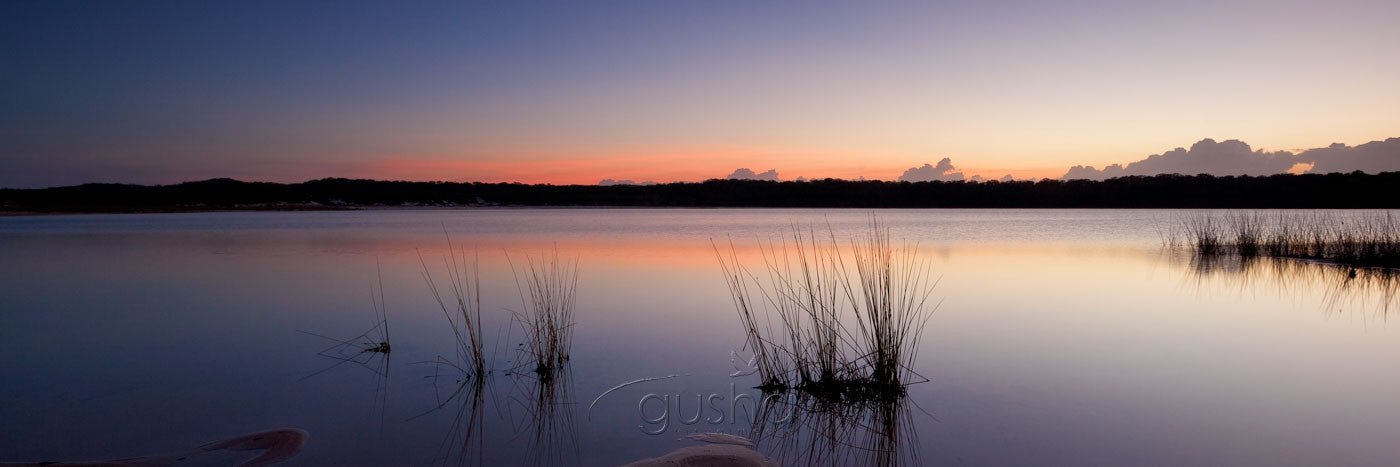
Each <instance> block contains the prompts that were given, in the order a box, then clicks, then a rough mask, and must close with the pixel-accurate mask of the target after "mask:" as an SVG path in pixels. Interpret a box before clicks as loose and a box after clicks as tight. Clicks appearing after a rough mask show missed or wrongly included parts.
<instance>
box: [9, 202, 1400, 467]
mask: <svg viewBox="0 0 1400 467" xmlns="http://www.w3.org/2000/svg"><path fill="white" fill-rule="evenodd" d="M876 214H877V215H878V216H879V217H880V218H881V219H882V220H883V221H884V222H886V223H887V224H888V225H889V227H890V228H891V230H892V233H893V236H894V237H896V238H899V239H907V240H909V241H911V242H918V245H919V248H920V252H921V254H922V255H923V256H924V257H925V258H927V259H928V260H929V261H930V262H931V263H932V267H933V270H934V271H935V273H936V274H937V275H939V276H941V282H940V283H939V284H938V286H937V289H936V290H935V292H934V297H935V298H936V300H939V301H941V303H940V305H939V307H938V309H937V311H936V312H935V313H934V315H933V317H932V319H931V320H930V322H929V324H928V327H927V329H926V330H925V334H924V345H923V347H922V349H921V352H920V355H918V357H917V361H916V370H917V371H919V372H920V373H921V374H923V375H925V376H927V377H929V378H930V379H931V381H930V382H927V383H924V384H918V385H915V386H912V387H911V389H910V393H909V397H908V401H907V403H906V406H905V407H903V408H902V415H901V416H900V420H901V422H900V425H901V426H902V427H903V428H902V430H901V431H900V435H899V436H898V444H900V445H901V449H902V450H905V451H908V452H911V453H912V455H914V456H917V457H906V458H905V459H906V460H909V461H911V462H918V463H923V464H953V465H959V464H966V465H1395V464H1396V463H1397V462H1400V443H1396V442H1395V439H1396V435H1395V432H1394V426H1395V424H1396V423H1397V422H1400V397H1396V394H1397V390H1400V365H1397V364H1396V361H1397V358H1400V325H1396V324H1392V323H1389V322H1388V319H1387V318H1388V316H1387V315H1388V313H1390V312H1391V308H1394V306H1392V304H1393V303H1395V302H1396V301H1397V300H1396V299H1395V298H1394V291H1395V287H1394V286H1393V285H1392V283H1389V282H1388V281H1387V280H1382V279H1375V278H1370V276H1365V275H1363V277H1362V278H1361V279H1360V280H1348V279H1349V278H1348V277H1347V275H1346V274H1345V273H1342V274H1336V273H1331V272H1328V270H1326V269H1324V268H1322V267H1321V266H1317V265H1310V264H1301V263H1300V264H1295V265H1292V266H1269V265H1240V264H1238V263H1234V264H1200V263H1198V262H1193V261H1191V260H1190V259H1189V258H1182V257H1179V256H1176V255H1171V254H1166V253H1164V252H1162V251H1161V249H1160V242H1159V238H1158V233H1157V232H1158V230H1157V228H1156V227H1155V226H1156V225H1158V224H1161V223H1164V222H1167V221H1169V220H1170V219H1172V218H1173V216H1176V215H1178V214H1181V213H1178V212H1172V211H1133V210H1126V211H1124V210H1038V211H1022V210H907V211H906V210H890V211H877V212H876ZM869 215H870V212H868V211H841V210H767V209H755V210H682V209H675V210H584V209H531V210H507V209H502V210H460V211H448V210H424V211H394V210H387V211H360V212H326V213H203V214H158V215H116V216H106V215H87V216H44V217H11V218H0V375H3V378H2V379H0V401H3V405H0V460H92V459H112V458H122V457H131V456H146V455H154V454H165V453H172V452H180V451H184V450H188V449H190V448H193V447H196V446H200V445H202V444H204V443H208V442H210V441H215V440H221V439H226V438H229V437H232V436H236V435H239V434H243V433H249V432H257V431H263V430H270V429H274V428H284V427H287V428H299V429H303V430H305V431H306V432H308V433H309V434H310V439H309V441H308V442H307V444H306V445H305V448H304V449H303V450H302V451H301V453H300V454H299V455H297V456H296V457H295V458H293V459H292V460H291V461H290V463H292V464H312V465H314V464H342V465H382V464H410V465H411V464H432V463H462V462H464V463H487V464H496V463H504V464H508V465H509V464H520V463H568V464H573V463H580V464H584V465H616V464H622V463H627V462H631V461H635V460H640V459H643V458H647V457H655V456H660V455H663V454H665V453H667V452H670V451H672V450H675V449H678V448H682V447H686V446H692V445H696V444H697V443H696V442H694V441H691V440H686V439H683V438H684V437H685V436H686V435H687V434H689V433H693V432H724V433H730V434H736V435H740V436H752V434H753V433H752V432H751V431H749V430H750V429H751V424H750V421H751V420H750V418H749V417H748V412H747V409H746V408H745V407H744V406H742V405H740V406H739V407H736V408H735V411H736V412H738V411H741V410H742V411H744V414H742V415H739V414H734V415H736V416H737V417H738V420H737V421H736V420H734V418H735V417H734V416H730V417H729V418H727V419H725V420H724V421H722V422H718V423H711V422H710V420H711V419H713V415H715V414H716V413H721V414H726V415H729V414H728V411H729V404H728V403H727V402H728V401H730V399H731V398H732V397H733V396H734V395H736V394H738V393H748V394H753V395H754V396H757V395H758V394H757V392H756V391H754V390H752V389H749V388H751V387H752V386H754V385H755V384H757V382H758V381H757V376H754V375H748V376H738V377H731V376H730V375H731V374H732V373H736V362H734V361H733V358H732V353H733V352H735V351H740V350H741V347H742V345H743V341H744V334H743V331H742V329H741V328H740V326H739V322H738V321H737V319H736V318H735V312H734V309H733V305H732V303H731V299H730V296H729V294H728V292H727V289H726V287H725V284H724V282H723V280H722V277H721V275H720V272H719V268H718V263H717V262H716V259H715V254H714V251H713V250H712V247H711V243H710V242H711V240H715V241H717V242H720V243H723V244H726V245H727V244H728V242H729V241H730V240H732V241H733V242H734V243H735V245H736V246H737V247H738V248H739V249H740V252H741V254H744V255H749V254H751V253H753V248H752V247H753V246H754V244H755V242H756V239H769V238H774V237H775V236H781V235H783V234H785V233H787V232H790V226H791V225H793V224H798V225H817V226H819V228H821V229H823V230H824V229H826V228H827V225H828V224H829V225H830V226H831V229H832V230H833V231H834V232H835V233H836V235H837V236H838V237H839V238H845V237H848V236H850V235H852V234H855V233H859V232H861V231H863V230H864V229H865V227H866V223H867V222H868V218H869ZM1343 215H1346V214H1345V213H1344V214H1343ZM444 231H445V232H446V233H448V234H450V235H451V238H452V241H453V242H454V244H455V245H457V246H465V247H467V248H475V249H476V251H478V252H479V255H480V261H481V274H482V276H483V277H482V287H483V292H484V297H483V309H484V314H485V315H486V319H487V321H488V323H487V329H488V332H487V334H488V336H487V340H488V343H489V345H490V347H491V348H490V359H491V361H492V364H493V366H494V367H496V368H498V371H497V372H496V373H494V374H493V375H492V376H491V377H490V378H489V380H488V381H487V382H486V383H485V384H484V386H483V389H482V390H481V391H480V392H477V393H475V395H478V396H479V397H471V393H472V391H466V392H465V393H464V392H458V389H459V388H460V387H461V386H460V385H459V384H457V379H460V378H455V376H457V375H456V374H454V373H452V372H451V371H448V370H446V369H444V368H442V367H440V366H435V365H432V364H425V363H422V362H430V361H433V360H435V359H436V358H438V357H439V356H445V357H449V358H450V357H451V356H452V355H453V352H454V350H453V340H452V334H451V331H450V330H449V328H448V327H447V326H446V325H445V322H446V321H445V318H444V317H443V316H442V312H441V311H440V310H439V309H438V308H437V306H436V304H435V303H434V302H433V301H432V296H431V295H430V294H429V293H428V291H427V287H426V285H425V284H424V279H423V266H422V264H420V257H421V258H423V259H424V260H425V261H426V262H427V264H428V267H429V270H430V271H431V272H433V273H435V274H441V273H442V269H441V261H442V258H443V257H444V255H445V254H446V251H447V250H446V241H445V238H444ZM551 248H557V249H558V251H559V252H560V254H561V255H565V256H568V257H577V259H578V262H579V268H580V278H579V283H578V302H577V306H578V308H577V317H578V324H577V326H576V328H575V336H574V349H573V357H572V361H571V364H570V368H569V374H568V375H567V377H566V378H564V380H563V381H561V382H560V384H558V385H555V386H557V389H556V390H555V391H554V392H553V393H551V394H549V396H548V397H547V398H546V399H547V400H545V401H543V403H541V402H542V401H541V398H540V397H539V395H540V390H539V389H540V388H539V385H538V382H537V381H535V380H534V379H533V378H532V377H529V376H528V375H520V374H507V373H508V370H506V369H508V368H510V367H512V366H514V365H516V364H517V363H516V362H517V361H518V352H517V350H516V349H517V345H516V344H518V343H519V342H521V336H520V332H519V330H518V329H513V328H512V326H511V325H510V316H511V314H512V312H519V311H521V310H522V309H523V307H522V304H521V301H520V296H519V295H518V292H517V288H516V284H515V282H514V281H513V280H512V275H511V269H510V267H509V265H510V264H511V263H510V262H508V259H507V258H508V255H509V261H512V262H514V263H515V264H516V266H517V267H518V266H519V265H520V264H521V263H522V262H523V261H524V259H525V258H526V257H527V256H539V255H540V254H541V253H542V252H544V251H547V250H549V249H551ZM749 259H754V258H752V257H750V258H749ZM376 263H378V265H379V266H378V267H379V269H380V270H381V271H382V273H381V276H382V280H383V293H384V297H385V299H386V302H387V312H388V317H389V321H390V323H391V326H392V328H391V329H392V342H393V352H392V354H391V355H390V357H389V358H388V359H385V358H383V357H382V356H380V355H365V356H363V357H366V358H364V359H363V363H364V365H361V364H358V363H353V362H352V363H348V364H337V363H339V362H338V361H337V360H334V359H331V358H328V357H326V356H324V355H318V352H319V351H322V350H323V349H325V348H327V347H328V342H327V341H325V340H324V339H322V338H318V337H315V336H311V335H308V334H305V333H300V332H298V330H304V331H310V332H314V333H317V334H322V335H325V336H333V337H338V338H349V337H353V336H355V335H358V334H360V333H361V332H364V331H365V329H367V328H369V327H370V325H371V324H372V323H373V307H372V304H371V303H372V302H371V301H370V291H371V289H372V288H373V287H377V284H378V280H379V279H378V277H377V275H376ZM750 265H751V266H754V267H757V266H759V264H757V263H750ZM1368 278H1370V279H1368ZM740 359H741V360H742V355H741V356H740ZM737 367H739V368H742V367H743V365H737ZM671 375H678V376H674V377H670V378H667V379H662V380H656V381H648V382H643V383H639V384H634V385H631V386H627V387H624V388H622V389H619V390H616V391H612V392H608V393H607V394H606V395H603V394H604V393H605V392H607V391H608V390H609V389H610V388H613V387H615V386H618V385H620V384H623V383H626V382H629V381H635V380H637V379H640V378H651V377H665V376H671ZM454 393H455V394H456V397H452V396H453V395H454ZM649 394H654V395H656V396H657V397H660V396H665V398H666V399H665V401H666V402H665V407H667V408H666V409H662V406H663V404H662V403H661V402H656V399H652V400H651V402H650V404H651V405H645V404H643V406H642V407H641V409H642V412H641V413H639V402H643V399H644V398H646V397H647V396H648V395H649ZM709 394H721V395H723V396H724V397H725V398H726V399H723V401H726V403H722V404H719V405H718V406H719V408H718V409H717V412H705V419H702V420H701V421H698V422H696V423H695V424H685V423H683V419H686V418H692V417H694V414H695V412H696V397H697V395H709ZM600 395H603V396H602V397H601V398H599V396H600ZM473 406H475V408H476V410H472V409H473ZM663 416H664V417H669V418H668V420H667V423H665V424H663V423H660V422H656V421H655V420H658V419H659V418H660V417H663ZM648 418H649V419H651V420H653V421H648V420H646V419H648ZM473 421H474V422H473ZM663 428H664V429H663ZM657 431H660V433H659V434H648V433H647V432H657ZM468 435H469V436H468ZM839 436H847V435H839ZM852 436H860V434H856V435H852ZM793 439H794V440H795V441H793V443H796V444H797V446H795V447H794V446H792V445H787V446H784V445H783V443H779V442H763V441H761V442H760V443H759V450H760V451H762V452H764V453H766V454H768V455H770V456H771V457H774V458H775V459H778V460H781V461H784V462H789V463H792V462H798V461H800V459H801V458H800V457H794V453H793V451H801V450H802V449H803V445H802V443H810V442H811V441H812V438H811V436H810V434H806V435H804V434H798V435H797V436H796V437H795V438H793ZM844 441H845V440H843V443H837V444H846V445H860V444H862V443H863V441H860V440H854V441H850V442H849V443H846V442H844ZM838 456H839V455H838ZM849 456H850V457H839V458H838V459H856V458H859V454H849Z"/></svg>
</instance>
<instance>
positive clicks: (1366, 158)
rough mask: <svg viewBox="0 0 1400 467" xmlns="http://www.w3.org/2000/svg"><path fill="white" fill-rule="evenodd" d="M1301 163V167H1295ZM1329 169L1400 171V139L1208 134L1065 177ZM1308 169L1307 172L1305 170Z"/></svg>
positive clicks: (1322, 171) (1077, 169) (1076, 170)
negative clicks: (1262, 143)
mask: <svg viewBox="0 0 1400 467" xmlns="http://www.w3.org/2000/svg"><path fill="white" fill-rule="evenodd" d="M1295 167H1296V169H1295ZM1290 169H1294V170H1293V172H1295V173H1298V172H1303V173H1315V174H1326V173H1335V172H1342V173H1345V172H1353V171H1357V170H1360V171H1363V172H1367V173H1379V172H1390V171H1400V138H1390V139H1387V140H1385V141H1372V142H1369V143H1366V144H1362V145H1359V146H1355V147H1351V146H1347V145H1345V144H1342V143H1334V144H1332V145H1331V146H1328V147H1325V148H1315V149H1308V150H1306V151H1303V152H1299V153H1296V154H1295V153H1293V152H1289V151H1274V152H1264V151H1263V150H1254V149H1251V148H1250V147H1249V145H1248V144H1245V142H1243V141H1239V140H1233V139H1232V140H1228V141H1220V142H1216V141H1215V140H1213V139H1210V138H1206V139H1203V140H1200V141H1199V142H1197V143H1196V144H1193V145H1191V149H1184V148H1176V149H1173V150H1171V151H1167V152H1164V153H1162V154H1154V155H1151V156H1147V158H1146V159H1143V160H1140V161H1137V162H1133V163H1129V164H1128V165H1127V166H1123V165H1121V164H1113V165H1110V166H1107V167H1104V168H1103V169H1095V168H1093V167H1090V166H1085V165H1076V166H1074V167H1071V168H1070V169H1069V172H1068V173H1065V175H1064V176H1063V177H1060V179H1062V180H1072V179H1087V180H1104V179H1109V178H1113V177H1123V176H1128V175H1159V174H1171V173H1177V174H1185V175H1196V174H1210V175H1217V176H1223V175H1255V176H1259V175H1274V174H1280V173H1284V172H1289V171H1290ZM1304 169H1305V171H1304Z"/></svg>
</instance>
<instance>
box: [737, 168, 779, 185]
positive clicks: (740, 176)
mask: <svg viewBox="0 0 1400 467" xmlns="http://www.w3.org/2000/svg"><path fill="white" fill-rule="evenodd" d="M725 178H727V179H729V180H767V181H770V182H776V181H778V171H777V170H773V169H770V170H768V171H767V172H763V173H754V172H753V171H752V170H749V169H748V168H747V167H746V168H742V169H738V170H735V171H734V173H731V174H729V176H728V177H725Z"/></svg>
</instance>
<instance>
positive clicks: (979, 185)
mask: <svg viewBox="0 0 1400 467" xmlns="http://www.w3.org/2000/svg"><path fill="white" fill-rule="evenodd" d="M480 205H489V206H633V207H852V208H1400V172H1386V173H1381V174H1365V173H1362V172H1353V173H1349V174H1338V173H1334V174H1328V175H1313V174H1305V175H1287V174H1282V175H1271V176H1262V177H1251V176H1239V177H1230V176H1226V177H1215V176H1211V175H1192V176H1188V175H1156V176H1131V177H1120V178H1113V179H1109V180H1103V181H1089V180H1051V179H1045V180H1040V181H1035V182H1032V181H1013V182H999V181H985V182H965V181H955V182H939V181H934V182H915V183H910V182H886V181H878V180H861V181H853V180H837V179H825V180H812V181H804V182H772V181H753V180H708V181H705V182H698V183H692V182H683V183H667V184H658V185H645V186H636V185H614V186H596V185H527V184H521V183H456V182H405V181H376V180H350V179H337V178H327V179H321V180H312V181H308V182H302V183H290V184H281V183H266V182H241V181H237V180H231V179H213V180H205V181H199V182H186V183H180V184H174V185H157V186H142V185H126V184H86V185H77V186H68V187H55V188H43V189H0V211H9V212H141V211H198V210H223V209H337V208H355V207H369V206H480Z"/></svg>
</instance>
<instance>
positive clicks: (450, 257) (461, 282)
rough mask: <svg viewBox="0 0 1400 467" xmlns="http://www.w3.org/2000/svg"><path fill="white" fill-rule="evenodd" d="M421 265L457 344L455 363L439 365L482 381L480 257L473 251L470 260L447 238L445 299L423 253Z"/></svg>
mask: <svg viewBox="0 0 1400 467" xmlns="http://www.w3.org/2000/svg"><path fill="white" fill-rule="evenodd" d="M418 263H419V264H420V265H421V266H422V267H423V280H424V282H426V283H427V285H428V291H429V292H431V293H432V295H433V299H434V300H435V301H436V302H437V304H438V307H439V308H440V309H441V310H442V314H443V316H445V317H446V318H447V322H448V324H449V325H450V326H451V328H452V336H453V339H454V341H455V343H456V344H457V345H456V351H457V359H456V361H451V360H446V359H442V358H439V359H438V360H439V362H438V363H444V364H447V365H450V366H453V367H456V368H457V369H458V370H461V371H462V373H464V374H466V375H467V376H469V377H470V376H475V377H477V378H478V379H480V378H481V377H483V376H485V374H486V372H487V368H486V356H485V354H484V352H483V349H484V348H485V345H486V344H485V339H484V338H483V335H482V334H483V333H482V324H483V323H482V321H481V274H480V269H479V264H480V257H479V256H478V255H477V253H476V251H473V252H472V255H471V258H470V259H469V258H468V257H467V252H466V251H465V250H458V249H455V248H453V247H452V240H451V239H450V238H449V239H448V241H447V256H446V257H444V258H443V260H442V265H443V269H445V270H446V271H447V280H446V281H445V282H444V283H443V284H444V286H445V287H446V289H447V293H448V294H449V295H447V296H446V297H444V294H443V292H442V288H443V286H439V284H438V281H437V280H436V279H434V278H433V274H432V272H430V271H429V269H428V263H427V261H424V260H423V255H422V253H419V255H418Z"/></svg>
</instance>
